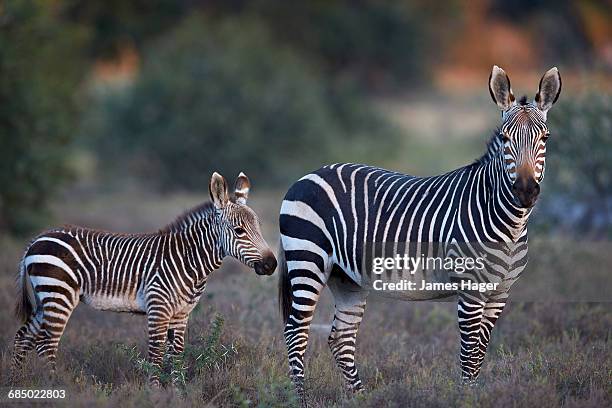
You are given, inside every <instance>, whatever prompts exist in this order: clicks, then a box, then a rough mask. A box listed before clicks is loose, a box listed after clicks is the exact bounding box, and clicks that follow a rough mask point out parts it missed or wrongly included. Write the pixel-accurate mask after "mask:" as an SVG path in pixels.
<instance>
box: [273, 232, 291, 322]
mask: <svg viewBox="0 0 612 408" xmlns="http://www.w3.org/2000/svg"><path fill="white" fill-rule="evenodd" d="M277 258H278V266H279V268H280V273H279V276H278V307H279V309H280V312H281V315H282V317H283V322H284V323H287V319H288V318H289V312H291V303H292V302H293V299H292V296H291V281H290V280H289V270H288V268H287V260H286V259H285V249H284V248H283V241H282V239H281V243H280V246H279V249H278V257H277Z"/></svg>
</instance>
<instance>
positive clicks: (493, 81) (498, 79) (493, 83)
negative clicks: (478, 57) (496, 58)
mask: <svg viewBox="0 0 612 408" xmlns="http://www.w3.org/2000/svg"><path fill="white" fill-rule="evenodd" d="M489 93H490V94H491V98H493V102H495V103H496V104H497V106H499V107H500V109H501V110H502V111H505V110H508V108H510V106H512V105H513V104H514V103H515V100H514V95H513V94H512V88H511V87H510V78H508V75H506V72H505V71H504V70H503V69H501V68H500V67H498V66H497V65H493V70H492V71H491V76H490V77H489Z"/></svg>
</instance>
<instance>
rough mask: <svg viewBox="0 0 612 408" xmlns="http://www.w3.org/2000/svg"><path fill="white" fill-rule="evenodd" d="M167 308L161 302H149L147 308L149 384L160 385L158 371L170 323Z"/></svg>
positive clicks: (160, 367)
mask: <svg viewBox="0 0 612 408" xmlns="http://www.w3.org/2000/svg"><path fill="white" fill-rule="evenodd" d="M170 315H171V314H170V313H169V310H167V308H166V307H165V305H163V304H161V303H160V304H151V305H149V307H148V308H147V329H148V332H149V362H150V363H151V365H152V368H153V372H151V373H150V374H149V384H150V385H152V386H154V387H159V386H160V381H159V372H160V370H161V369H162V362H163V360H164V352H165V349H166V339H167V338H168V326H169V324H170V318H169V316H170Z"/></svg>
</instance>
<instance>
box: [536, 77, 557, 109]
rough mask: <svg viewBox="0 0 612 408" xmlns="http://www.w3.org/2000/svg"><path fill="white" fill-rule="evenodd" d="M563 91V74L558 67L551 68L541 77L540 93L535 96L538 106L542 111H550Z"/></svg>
mask: <svg viewBox="0 0 612 408" xmlns="http://www.w3.org/2000/svg"><path fill="white" fill-rule="evenodd" d="M560 93H561V75H559V70H558V69H557V67H554V68H551V69H549V70H548V71H546V73H545V74H544V75H543V76H542V79H540V86H539V88H538V93H537V94H536V96H535V101H536V103H537V104H538V108H539V109H540V110H541V111H542V112H546V111H548V110H549V109H550V108H551V107H552V106H553V104H554V103H555V102H557V99H559V94H560Z"/></svg>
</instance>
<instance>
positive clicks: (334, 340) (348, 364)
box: [327, 272, 368, 392]
mask: <svg viewBox="0 0 612 408" xmlns="http://www.w3.org/2000/svg"><path fill="white" fill-rule="evenodd" d="M343 273H344V272H339V273H334V272H332V275H331V277H330V279H329V281H328V282H327V285H328V287H329V289H330V290H331V292H332V294H333V295H334V301H335V304H336V310H335V312H334V321H333V324H332V329H331V333H330V334H329V339H328V343H329V347H330V349H331V352H332V354H333V355H334V358H335V360H336V364H337V365H338V367H339V368H340V370H341V371H342V375H343V376H344V379H345V380H346V383H347V387H348V388H349V390H351V391H356V392H360V391H363V390H364V387H363V384H362V383H361V379H360V378H359V373H358V372H357V367H356V366H355V349H356V342H357V331H358V330H359V324H360V323H361V319H362V318H363V313H364V311H365V305H366V298H367V295H368V293H367V292H366V291H362V290H361V288H360V287H359V286H358V285H357V284H355V283H354V282H353V281H351V280H349V279H348V278H346V277H344V276H342V275H341V274H343Z"/></svg>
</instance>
